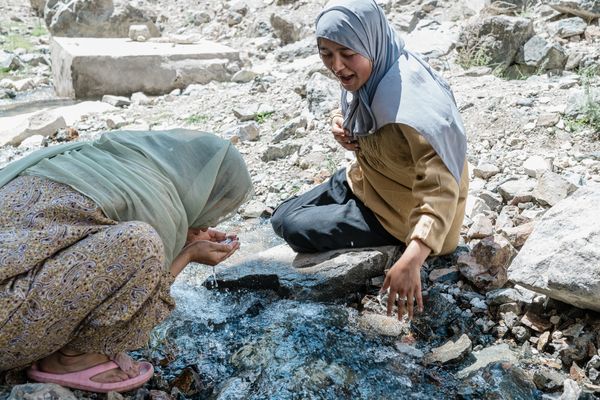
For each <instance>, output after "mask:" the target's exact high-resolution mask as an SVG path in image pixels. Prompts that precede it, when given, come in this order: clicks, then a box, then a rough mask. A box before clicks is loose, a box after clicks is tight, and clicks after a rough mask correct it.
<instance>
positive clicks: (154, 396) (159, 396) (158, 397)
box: [150, 390, 173, 400]
mask: <svg viewBox="0 0 600 400" xmlns="http://www.w3.org/2000/svg"><path fill="white" fill-rule="evenodd" d="M150 400H173V398H172V397H171V396H170V395H169V394H168V393H165V392H163V391H161V390H151V391H150Z"/></svg>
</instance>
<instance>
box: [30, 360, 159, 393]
mask: <svg viewBox="0 0 600 400" xmlns="http://www.w3.org/2000/svg"><path fill="white" fill-rule="evenodd" d="M139 365H140V374H139V375H138V376H136V377H134V378H130V379H127V380H124V381H121V382H111V383H101V382H94V381H93V380H92V377H94V376H96V375H98V374H101V373H103V372H106V371H110V370H111V369H116V368H119V366H118V365H117V363H115V362H114V361H108V362H105V363H102V364H98V365H96V366H94V367H91V368H88V369H84V370H82V371H78V372H69V373H66V374H54V373H51V372H43V371H40V370H39V368H38V366H37V365H36V364H35V363H34V364H32V365H31V367H29V368H28V369H27V376H29V378H31V379H33V380H35V381H37V382H42V383H56V384H58V385H61V386H65V387H68V388H71V389H80V390H86V391H88V392H97V393H108V392H127V391H128V390H132V389H135V388H138V387H140V386H142V385H143V384H144V383H146V382H148V381H149V380H150V378H152V375H153V374H154V368H153V367H152V364H150V363H148V362H145V361H142V362H140V363H139Z"/></svg>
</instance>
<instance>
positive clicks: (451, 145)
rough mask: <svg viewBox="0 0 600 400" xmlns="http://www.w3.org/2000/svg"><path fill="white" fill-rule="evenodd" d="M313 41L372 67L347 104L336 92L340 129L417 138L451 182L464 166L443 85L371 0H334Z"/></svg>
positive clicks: (456, 118)
mask: <svg viewBox="0 0 600 400" xmlns="http://www.w3.org/2000/svg"><path fill="white" fill-rule="evenodd" d="M316 35H317V38H325V39H328V40H331V41H334V42H336V43H338V44H341V45H342V46H345V47H347V48H349V49H352V50H353V51H356V52H357V53H359V54H361V55H362V56H364V57H366V58H368V59H370V60H371V62H372V68H373V69H372V72H371V76H370V77H369V79H368V80H367V82H366V83H365V84H364V85H363V86H362V87H361V88H360V89H359V90H358V91H357V92H354V93H352V99H351V100H350V101H349V100H348V92H347V91H346V90H345V89H343V88H342V98H341V105H342V112H343V113H344V117H345V119H344V128H346V129H348V130H349V131H350V132H352V134H353V135H354V136H366V135H369V134H372V133H375V132H376V131H377V130H378V129H380V128H381V127H383V126H385V125H387V124H390V123H401V124H406V125H409V126H411V127H412V128H414V129H415V130H417V131H418V132H419V133H420V134H421V135H423V136H424V137H425V138H426V139H427V141H428V142H429V143H430V144H431V146H432V147H433V148H434V149H435V151H436V152H437V153H438V155H439V156H440V158H441V159H442V161H443V162H444V164H445V165H446V167H447V168H448V170H449V171H450V172H451V173H452V175H453V176H454V178H455V179H456V181H457V182H460V176H461V173H462V170H463V165H464V162H465V157H466V151H467V141H466V135H465V129H464V126H463V123H462V120H461V118H460V114H459V112H458V109H457V107H456V103H455V101H454V96H453V94H452V91H451V90H450V87H449V86H448V84H447V83H446V82H445V81H444V80H443V79H442V78H441V77H440V76H439V75H438V74H437V73H435V71H433V70H432V69H431V67H429V65H427V63H426V62H425V61H423V60H422V59H421V58H420V57H418V56H417V55H416V54H413V53H411V52H410V51H408V50H407V49H405V47H404V42H403V41H402V39H400V37H398V36H397V35H396V33H395V32H394V30H393V28H392V27H391V26H390V25H389V23H388V21H387V19H386V17H385V15H384V13H383V11H382V10H381V8H380V7H379V6H378V5H377V3H376V2H375V1H374V0H334V1H331V2H329V3H328V4H327V6H326V7H325V10H323V11H322V12H321V14H319V16H318V17H317V22H316Z"/></svg>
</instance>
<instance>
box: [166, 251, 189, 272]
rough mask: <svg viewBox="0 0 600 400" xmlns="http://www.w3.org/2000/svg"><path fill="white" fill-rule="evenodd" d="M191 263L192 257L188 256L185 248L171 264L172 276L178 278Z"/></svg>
mask: <svg viewBox="0 0 600 400" xmlns="http://www.w3.org/2000/svg"><path fill="white" fill-rule="evenodd" d="M189 263H190V257H189V255H188V252H187V251H186V250H185V248H184V249H183V250H181V252H180V253H179V255H177V257H175V259H174V260H173V262H172V263H171V268H170V270H171V275H173V277H177V275H179V273H180V272H181V271H183V269H184V268H185V267H186V266H187V265H188V264H189Z"/></svg>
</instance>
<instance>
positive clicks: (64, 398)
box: [8, 383, 77, 400]
mask: <svg viewBox="0 0 600 400" xmlns="http://www.w3.org/2000/svg"><path fill="white" fill-rule="evenodd" d="M8 399H9V400H30V399H49V400H58V399H60V400H77V397H75V395H74V394H73V392H71V391H70V390H69V389H65V388H63V387H62V386H59V385H56V384H54V383H27V384H24V385H17V386H15V387H13V388H12V390H11V392H10V395H9V397H8Z"/></svg>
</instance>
